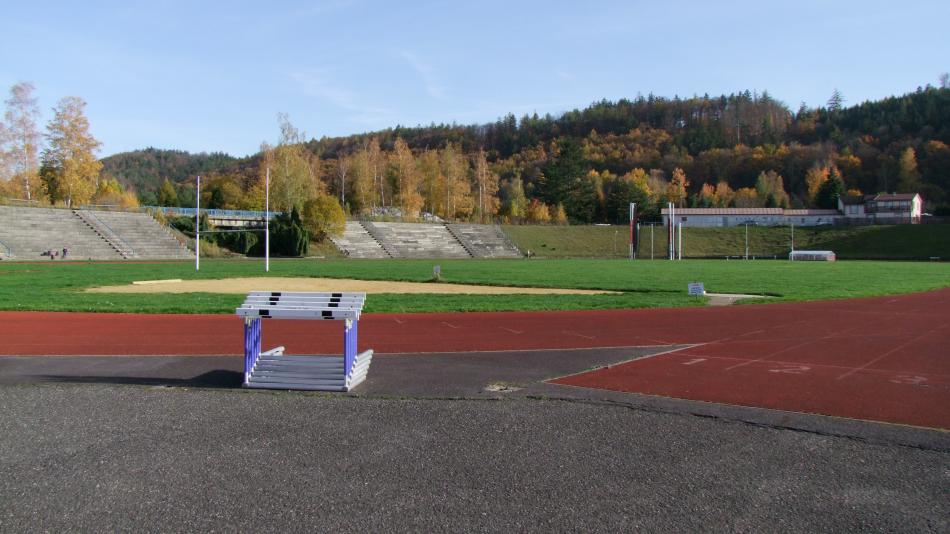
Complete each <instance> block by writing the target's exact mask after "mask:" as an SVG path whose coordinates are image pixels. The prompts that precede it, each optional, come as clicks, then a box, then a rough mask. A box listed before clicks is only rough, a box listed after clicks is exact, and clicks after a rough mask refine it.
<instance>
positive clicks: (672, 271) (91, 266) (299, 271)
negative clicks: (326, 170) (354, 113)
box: [0, 259, 950, 313]
mask: <svg viewBox="0 0 950 534" xmlns="http://www.w3.org/2000/svg"><path fill="white" fill-rule="evenodd" d="M435 264H439V265H441V266H442V279H443V280H444V281H445V282H458V283H469V284H494V285H509V286H540V287H565V288H583V289H607V290H614V291H621V292H623V293H622V294H620V295H592V296H574V295H535V296H524V295H514V296H478V295H371V296H370V297H369V298H368V299H367V306H366V311H368V312H406V311H412V312H434V311H455V310H459V311H500V310H558V309H598V308H641V307H675V306H694V305H702V304H703V303H704V299H700V298H695V297H688V296H687V295H686V284H687V283H688V282H692V281H702V282H704V283H705V284H706V288H707V290H708V291H711V292H724V293H754V294H769V295H774V296H776V297H778V300H815V299H831V298H846V297H857V296H872V295H885V294H898V293H910V292H915V291H924V290H928V289H934V288H940V287H948V286H950V264H947V263H940V262H872V261H849V262H835V263H821V262H794V263H793V262H789V261H723V260H684V261H681V262H668V261H660V260H657V261H646V260H638V261H636V262H629V261H624V260H554V259H552V260H540V259H535V260H312V259H311V260H275V261H272V262H271V272H270V274H269V276H304V277H305V276H320V277H331V278H358V279H366V280H407V281H416V282H427V281H429V280H430V279H431V278H432V266H433V265H435ZM263 274H264V273H263V265H262V262H261V261H260V260H205V261H202V263H201V271H200V272H197V273H196V272H195V270H194V264H193V263H190V262H168V263H84V262H75V263H73V262H65V263H63V262H49V263H32V264H30V263H15V262H10V263H6V262H4V263H0V309H3V310H62V311H108V312H147V313H232V312H233V310H234V308H235V307H236V306H238V305H239V304H240V302H241V301H242V300H243V297H242V296H241V295H218V294H210V293H192V294H187V295H164V294H154V295H128V294H103V293H84V292H83V289H85V288H87V287H93V286H101V285H116V284H128V283H131V282H132V281H134V280H154V279H165V278H182V279H192V278H211V279H215V278H228V277H235V276H258V275H263ZM274 289H280V288H279V287H275V288H274Z"/></svg>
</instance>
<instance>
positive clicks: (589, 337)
mask: <svg viewBox="0 0 950 534" xmlns="http://www.w3.org/2000/svg"><path fill="white" fill-rule="evenodd" d="M564 333H565V334H569V335H572V336H577V337H582V338H584V339H597V338H596V337H594V336H585V335H584V334H581V333H578V332H574V331H572V330H564Z"/></svg>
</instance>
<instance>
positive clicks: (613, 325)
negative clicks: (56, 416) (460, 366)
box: [0, 289, 950, 429]
mask: <svg viewBox="0 0 950 534" xmlns="http://www.w3.org/2000/svg"><path fill="white" fill-rule="evenodd" d="M0 324H2V325H3V327H2V334H3V335H2V344H0V354H2V355H117V356H121V355H213V354H233V355H238V354H241V352H242V350H243V346H242V343H243V334H242V322H241V320H240V319H238V318H237V317H235V316H228V315H137V314H81V313H42V312H0ZM276 344H281V345H284V346H286V347H287V351H288V353H291V354H294V353H296V354H322V353H337V352H339V351H340V348H341V344H342V334H341V328H340V324H339V323H338V322H335V321H326V322H313V321H301V322H297V321H269V322H265V326H264V345H265V346H266V347H270V346H273V345H276ZM672 344H678V345H681V344H690V345H694V346H692V347H689V348H686V349H683V350H679V351H675V352H671V353H668V354H664V355H661V356H655V357H652V358H645V359H640V360H634V361H631V362H628V363H624V364H620V365H614V366H611V367H610V368H604V369H600V370H596V371H592V372H588V373H583V374H580V375H574V376H570V377H564V378H559V379H556V380H553V383H557V384H564V385H570V386H581V387H588V388H602V389H610V390H616V391H626V392H635V393H643V394H649V395H662V396H667V397H675V398H683V399H692V400H700V401H709V402H719V403H728V404H738V405H744V406H756V407H762V408H773V409H780V410H788V411H799V412H809V413H818V414H825V415H835V416H841V417H851V418H858V419H868V420H874V421H886V422H893V423H902V424H909V425H917V426H925V427H932V428H943V429H950V350H948V349H947V347H948V345H950V289H944V290H939V291H933V292H929V293H919V294H914V295H906V296H897V297H881V298H870V299H853V300H839V301H826V302H809V303H792V304H762V305H748V306H732V307H723V308H680V309H657V310H606V311H580V312H513V313H452V314H367V315H364V316H363V319H362V320H361V321H360V345H361V347H360V349H363V348H368V347H372V348H374V349H375V350H376V351H377V352H383V353H419V352H456V351H493V350H494V351H510V350H521V349H563V348H595V347H630V346H645V345H672Z"/></svg>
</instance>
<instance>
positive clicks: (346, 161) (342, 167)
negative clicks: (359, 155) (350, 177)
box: [334, 154, 350, 206]
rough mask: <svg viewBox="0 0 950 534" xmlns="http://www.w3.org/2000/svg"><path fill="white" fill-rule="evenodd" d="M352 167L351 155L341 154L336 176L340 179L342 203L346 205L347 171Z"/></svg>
mask: <svg viewBox="0 0 950 534" xmlns="http://www.w3.org/2000/svg"><path fill="white" fill-rule="evenodd" d="M349 169H350V157H349V156H348V155H346V154H340V155H339V157H337V159H336V168H335V169H334V170H335V171H336V177H337V178H338V179H339V180H340V205H341V206H346V173H347V171H348V170H349Z"/></svg>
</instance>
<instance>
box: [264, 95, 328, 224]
mask: <svg viewBox="0 0 950 534" xmlns="http://www.w3.org/2000/svg"><path fill="white" fill-rule="evenodd" d="M277 122H278V124H279V126H280V141H279V142H278V143H277V146H275V147H271V146H268V145H266V144H265V145H264V146H263V147H262V150H261V151H262V152H263V155H264V157H263V158H262V159H261V167H260V180H261V182H262V183H263V181H264V179H265V174H266V172H267V170H268V169H270V198H271V209H273V210H275V211H286V212H289V211H291V210H292V209H293V208H297V209H300V207H302V206H303V204H304V202H306V201H307V200H309V199H311V198H313V197H315V196H316V195H317V194H318V193H321V192H322V191H321V189H322V186H323V183H322V182H319V178H318V176H317V169H316V167H315V166H314V165H313V162H312V161H311V159H312V158H311V154H310V152H309V151H308V150H307V149H306V147H305V146H304V145H303V141H304V134H303V133H301V132H300V131H299V130H298V129H297V128H295V127H294V125H293V124H291V122H290V119H289V117H288V116H287V114H286V113H279V114H278V115H277Z"/></svg>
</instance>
